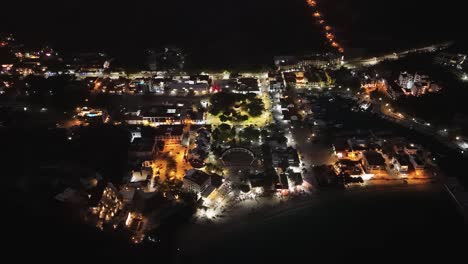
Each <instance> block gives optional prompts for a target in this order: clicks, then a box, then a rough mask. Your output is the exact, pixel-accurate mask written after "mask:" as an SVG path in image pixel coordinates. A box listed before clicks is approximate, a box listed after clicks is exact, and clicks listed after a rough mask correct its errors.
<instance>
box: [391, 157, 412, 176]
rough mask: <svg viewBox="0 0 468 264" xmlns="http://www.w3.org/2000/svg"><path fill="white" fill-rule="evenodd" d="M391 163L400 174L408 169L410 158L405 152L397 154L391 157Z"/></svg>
mask: <svg viewBox="0 0 468 264" xmlns="http://www.w3.org/2000/svg"><path fill="white" fill-rule="evenodd" d="M392 163H393V165H394V166H395V169H396V170H397V171H398V172H400V173H401V174H406V173H408V171H409V167H410V165H411V163H410V158H409V156H408V155H407V154H397V155H395V156H394V157H393V158H392Z"/></svg>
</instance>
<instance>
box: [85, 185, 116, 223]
mask: <svg viewBox="0 0 468 264" xmlns="http://www.w3.org/2000/svg"><path fill="white" fill-rule="evenodd" d="M122 209H123V200H122V197H121V195H120V193H119V191H118V190H117V188H116V187H115V186H114V185H113V184H112V183H108V184H107V186H106V187H105V188H104V191H103V192H102V195H101V199H100V200H99V203H98V204H97V206H96V207H92V208H91V212H92V214H93V215H95V216H96V217H97V219H98V221H97V225H98V227H100V228H103V225H104V224H107V223H111V222H112V221H113V220H116V219H117V217H118V216H119V213H120V212H121V210H122Z"/></svg>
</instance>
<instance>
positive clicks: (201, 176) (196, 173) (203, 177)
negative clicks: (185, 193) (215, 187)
mask: <svg viewBox="0 0 468 264" xmlns="http://www.w3.org/2000/svg"><path fill="white" fill-rule="evenodd" d="M184 180H188V181H191V182H193V183H195V184H197V185H199V186H202V185H203V184H205V183H206V181H208V180H210V175H208V174H207V173H205V172H203V171H200V170H189V171H188V172H187V174H186V175H185V177H184Z"/></svg>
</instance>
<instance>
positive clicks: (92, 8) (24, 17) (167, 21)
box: [0, 0, 466, 68]
mask: <svg viewBox="0 0 468 264" xmlns="http://www.w3.org/2000/svg"><path fill="white" fill-rule="evenodd" d="M318 3H319V5H320V6H321V10H322V13H323V14H324V16H325V18H326V20H327V22H328V23H329V24H331V25H332V26H334V27H335V31H336V35H337V37H338V39H339V40H340V41H341V42H343V43H344V44H343V45H344V46H345V47H346V48H347V51H348V54H349V55H362V54H365V53H369V52H370V53H376V52H381V51H387V50H394V49H399V48H406V47H408V46H415V45H416V46H417V45H422V44H426V43H431V42H434V41H439V40H446V39H463V38H464V37H465V36H464V34H463V32H464V25H465V23H464V22H465V21H466V19H465V16H464V8H461V6H460V5H461V2H460V1H456V0H447V1H443V2H440V1H423V0H414V1H404V0H393V1H371V0H353V1H348V0H320V1H318ZM2 10H7V11H8V12H5V13H4V18H3V24H2V27H1V28H0V31H11V32H14V33H17V34H18V35H19V36H20V38H22V39H25V40H27V41H28V42H30V43H36V44H39V43H45V42H50V43H52V44H53V45H54V46H55V47H57V48H59V49H62V50H104V51H107V52H110V53H111V54H112V55H113V56H115V57H117V58H119V59H120V60H121V61H124V62H127V63H139V62H141V61H142V60H143V56H142V54H143V50H144V49H145V48H152V47H161V46H164V45H177V46H180V47H182V48H185V49H186V50H187V52H188V53H189V55H190V59H189V63H191V64H192V65H194V66H195V67H200V68H203V67H205V68H213V67H214V68H223V67H226V68H228V67H245V68H248V67H252V66H253V67H258V66H260V65H265V64H270V63H271V62H272V57H273V56H274V55H278V54H294V53H302V52H310V51H317V50H318V51H321V50H323V47H324V38H323V34H321V33H320V31H319V30H318V28H317V26H316V25H315V21H314V18H312V16H311V10H310V9H309V8H307V6H306V5H305V0H255V1H250V0H237V1H234V0H224V1H219V0H218V1H215V0H201V1H181V0H178V1H166V0H153V1H148V0H136V1H131V2H128V1H127V2H125V3H122V4H119V3H116V2H115V1H106V0H101V1H89V0H84V1H80V2H79V3H76V4H73V5H71V4H68V3H66V2H59V1H53V0H45V1H40V2H33V3H30V4H29V5H28V8H26V9H25V8H22V4H21V3H19V2H7V3H2ZM32 25H36V26H34V27H33V26H32Z"/></svg>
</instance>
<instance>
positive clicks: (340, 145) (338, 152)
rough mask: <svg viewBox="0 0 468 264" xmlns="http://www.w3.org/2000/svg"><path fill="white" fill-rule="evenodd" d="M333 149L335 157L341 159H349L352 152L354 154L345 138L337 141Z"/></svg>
mask: <svg viewBox="0 0 468 264" xmlns="http://www.w3.org/2000/svg"><path fill="white" fill-rule="evenodd" d="M332 148H333V152H334V154H335V156H337V157H338V158H339V159H346V158H348V157H349V154H350V152H352V151H351V148H350V146H349V144H348V140H346V139H344V138H337V139H335V141H334V142H333V145H332Z"/></svg>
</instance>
